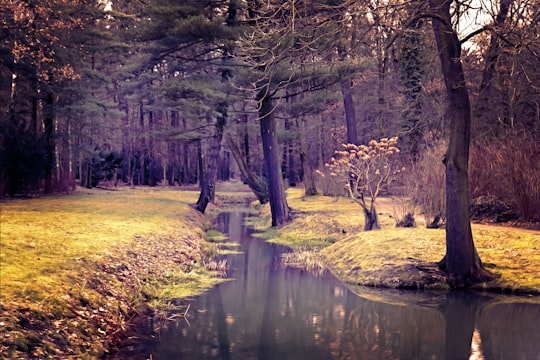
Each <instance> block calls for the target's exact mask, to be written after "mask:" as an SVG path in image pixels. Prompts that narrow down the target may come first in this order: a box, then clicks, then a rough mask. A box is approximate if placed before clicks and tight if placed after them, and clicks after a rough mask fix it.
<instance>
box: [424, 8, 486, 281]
mask: <svg viewBox="0 0 540 360" xmlns="http://www.w3.org/2000/svg"><path fill="white" fill-rule="evenodd" d="M450 3H451V0H430V7H431V10H432V11H433V12H434V13H435V14H436V15H437V16H438V18H436V19H435V18H434V19H433V32H434V34H435V40H436V42H437V48H438V50H439V58H440V61H441V68H442V74H443V76H444V81H445V85H446V92H447V97H448V103H449V104H448V105H449V111H448V116H450V126H449V131H450V139H449V143H448V150H447V153H446V159H445V165H446V211H447V214H446V219H447V224H446V255H445V256H444V258H443V259H442V260H441V262H440V264H439V265H440V267H441V269H443V270H444V271H445V272H446V275H447V277H448V281H449V283H450V285H451V286H452V287H466V286H469V285H472V284H474V283H478V282H482V281H486V280H491V279H492V278H493V277H492V275H491V274H490V273H489V272H487V271H486V270H485V269H484V268H483V267H482V261H481V260H480V257H479V256H478V254H477V252H476V249H475V247H474V242H473V237H472V231H471V223H470V218H469V194H468V187H469V185H468V162H469V143H470V129H471V108H470V102H469V94H468V91H467V87H466V85H465V76H464V73H463V68H462V65H461V44H460V42H459V39H458V37H457V34H456V32H455V31H454V30H453V29H452V28H451V25H450V24H451V23H452V22H451V17H450Z"/></svg>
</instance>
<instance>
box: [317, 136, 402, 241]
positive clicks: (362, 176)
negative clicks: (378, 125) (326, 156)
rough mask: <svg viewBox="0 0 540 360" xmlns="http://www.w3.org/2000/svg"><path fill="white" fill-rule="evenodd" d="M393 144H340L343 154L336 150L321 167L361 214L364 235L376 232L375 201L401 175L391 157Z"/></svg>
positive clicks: (385, 140)
mask: <svg viewBox="0 0 540 360" xmlns="http://www.w3.org/2000/svg"><path fill="white" fill-rule="evenodd" d="M397 140H398V138H397V137H393V138H390V139H388V138H382V139H381V140H380V141H379V142H377V141H376V140H371V141H370V142H369V143H368V145H354V144H343V145H342V146H343V150H336V152H335V153H334V157H332V159H330V162H328V163H327V164H325V166H326V168H327V169H328V171H329V174H330V176H334V177H336V178H337V179H338V181H341V182H343V184H344V186H345V189H346V190H347V192H348V193H349V196H350V197H351V199H352V200H353V201H355V202H356V203H358V204H359V205H360V206H361V207H362V209H363V210H364V217H365V226H364V230H366V231H367V230H373V229H380V224H379V219H378V217H377V211H376V210H375V200H376V199H377V197H378V196H379V195H380V194H381V192H383V191H386V190H388V187H389V186H390V184H392V182H393V181H394V180H395V179H396V177H397V176H398V174H399V173H400V172H401V171H403V168H401V167H399V166H398V163H397V161H396V160H395V156H394V154H397V153H399V149H398V148H397ZM320 174H322V173H320Z"/></svg>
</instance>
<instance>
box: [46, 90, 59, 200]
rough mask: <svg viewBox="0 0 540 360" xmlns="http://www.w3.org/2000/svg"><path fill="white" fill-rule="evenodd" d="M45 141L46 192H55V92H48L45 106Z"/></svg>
mask: <svg viewBox="0 0 540 360" xmlns="http://www.w3.org/2000/svg"><path fill="white" fill-rule="evenodd" d="M43 141H44V150H45V169H44V170H45V173H44V179H45V188H44V191H45V194H52V192H53V190H54V189H53V187H54V186H53V178H54V176H53V174H54V167H55V159H56V152H55V140H54V94H53V93H52V92H48V93H47V96H46V101H45V106H44V108H43Z"/></svg>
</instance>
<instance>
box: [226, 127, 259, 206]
mask: <svg viewBox="0 0 540 360" xmlns="http://www.w3.org/2000/svg"><path fill="white" fill-rule="evenodd" d="M227 145H228V146H229V150H231V153H232V154H233V157H234V160H235V161H236V164H237V165H238V169H240V173H242V177H243V178H244V179H243V180H244V181H246V183H247V185H248V186H249V188H250V189H251V191H253V194H255V196H256V197H257V200H259V202H260V203H261V204H266V203H267V202H268V188H267V186H266V182H265V180H264V179H262V178H260V177H258V176H257V175H255V174H253V172H252V171H251V170H250V169H249V166H248V164H247V160H246V159H244V157H243V156H242V153H241V152H240V149H239V148H238V146H237V145H236V143H235V142H234V140H233V139H232V138H231V136H230V135H229V136H227Z"/></svg>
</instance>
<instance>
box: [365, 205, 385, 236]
mask: <svg viewBox="0 0 540 360" xmlns="http://www.w3.org/2000/svg"><path fill="white" fill-rule="evenodd" d="M362 209H363V210H364V220H365V224H364V231H371V230H380V229H381V224H380V223H379V216H378V215H377V210H376V209H375V205H373V203H372V204H371V205H370V207H369V208H367V207H363V208H362Z"/></svg>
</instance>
